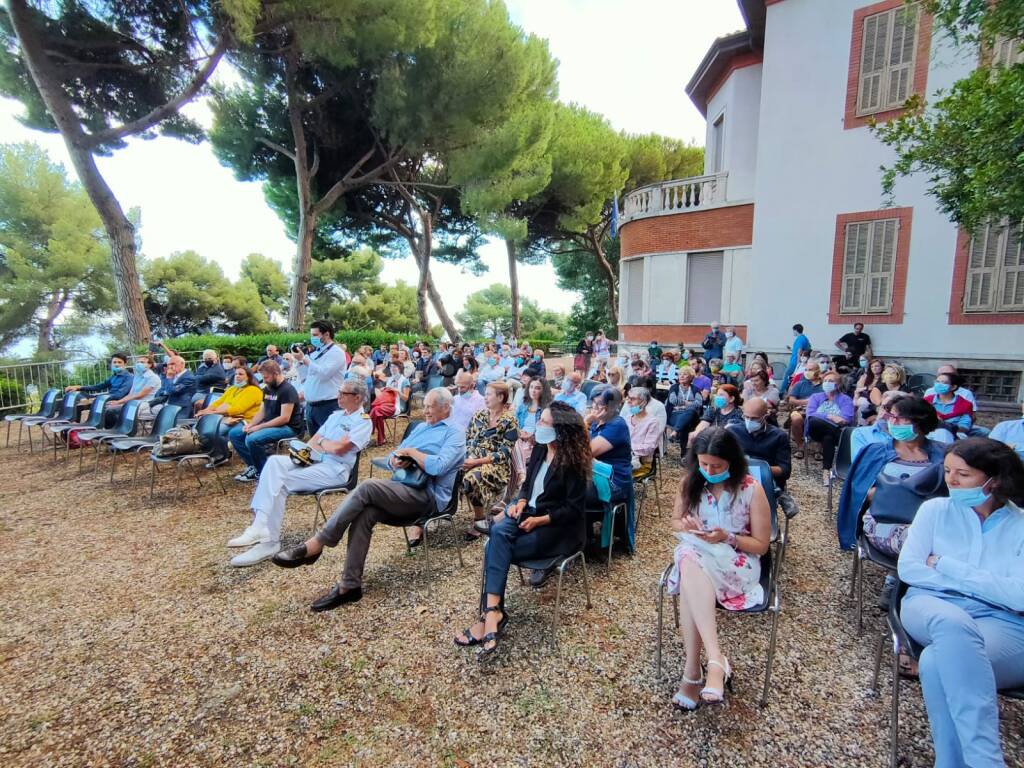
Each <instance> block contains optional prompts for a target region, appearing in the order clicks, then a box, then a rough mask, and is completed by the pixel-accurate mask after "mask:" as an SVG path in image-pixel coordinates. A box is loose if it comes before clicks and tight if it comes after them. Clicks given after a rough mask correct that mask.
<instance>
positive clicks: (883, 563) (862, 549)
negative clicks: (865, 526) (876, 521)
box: [850, 511, 896, 635]
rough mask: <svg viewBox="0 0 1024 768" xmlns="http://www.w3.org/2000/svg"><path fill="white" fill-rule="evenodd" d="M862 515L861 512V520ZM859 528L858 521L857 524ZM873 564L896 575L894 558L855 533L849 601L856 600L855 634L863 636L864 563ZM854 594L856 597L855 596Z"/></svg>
mask: <svg viewBox="0 0 1024 768" xmlns="http://www.w3.org/2000/svg"><path fill="white" fill-rule="evenodd" d="M863 516H864V513H863V511H862V512H861V517H862V518H863ZM857 527H858V528H860V521H858V522H857ZM865 561H867V562H869V563H873V564H875V565H877V566H879V567H880V568H883V569H885V572H886V575H890V574H893V573H896V558H895V557H891V556H889V555H887V554H885V553H884V552H882V551H880V550H879V549H877V548H876V547H874V546H872V544H871V542H869V541H868V540H867V537H866V536H865V535H864V532H863V531H858V533H857V548H856V549H855V550H854V553H853V573H852V574H851V576H850V599H851V600H852V599H853V598H854V596H856V598H857V602H856V611H857V634H858V635H863V634H864V562H865ZM855 593H856V595H855Z"/></svg>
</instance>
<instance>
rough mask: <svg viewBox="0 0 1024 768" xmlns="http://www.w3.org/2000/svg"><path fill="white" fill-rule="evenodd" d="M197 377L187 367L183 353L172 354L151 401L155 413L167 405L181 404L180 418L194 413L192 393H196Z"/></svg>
mask: <svg viewBox="0 0 1024 768" xmlns="http://www.w3.org/2000/svg"><path fill="white" fill-rule="evenodd" d="M196 384H197V381H196V377H195V374H193V373H192V371H190V370H189V369H188V368H186V367H185V360H184V358H182V357H181V355H171V356H170V357H169V358H168V359H167V363H166V364H165V365H164V374H163V376H162V377H161V378H160V390H159V391H158V392H157V393H156V397H154V398H153V399H152V400H150V401H149V408H150V410H151V411H152V413H153V414H154V415H156V414H157V413H159V411H160V409H161V408H163V407H164V406H165V405H178V406H181V411H179V413H178V418H179V419H187V418H188V417H190V416H191V415H192V395H194V394H195V393H196Z"/></svg>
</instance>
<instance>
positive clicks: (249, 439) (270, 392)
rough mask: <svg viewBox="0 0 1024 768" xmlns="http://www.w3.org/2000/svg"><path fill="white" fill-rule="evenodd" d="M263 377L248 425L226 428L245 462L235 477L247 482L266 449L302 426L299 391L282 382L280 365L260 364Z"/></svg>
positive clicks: (256, 473) (256, 474) (254, 475)
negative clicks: (258, 401) (257, 405)
mask: <svg viewBox="0 0 1024 768" xmlns="http://www.w3.org/2000/svg"><path fill="white" fill-rule="evenodd" d="M259 372H260V374H261V375H262V376H263V404H262V405H261V406H260V410H259V411H258V412H257V413H256V415H255V416H253V417H252V421H250V422H249V423H248V424H245V423H238V424H235V426H233V427H232V428H231V429H230V430H229V431H228V440H230V441H231V445H232V446H234V448H235V453H237V454H238V457H239V458H240V459H241V460H242V461H244V462H245V465H246V466H245V469H244V470H243V471H242V472H240V473H238V474H237V475H235V480H238V481H239V482H242V483H248V482H252V481H253V480H255V479H256V478H257V477H259V475H260V472H261V471H262V470H263V465H264V464H265V463H266V461H267V449H268V448H271V449H272V448H273V447H274V446H275V445H276V444H277V441H278V440H286V439H288V438H293V437H298V436H299V435H301V434H302V431H303V428H304V426H305V424H304V420H303V418H302V411H301V410H300V408H299V393H298V392H296V391H295V387H293V386H292V385H291V384H290V383H288V382H287V381H285V376H284V372H283V371H282V370H281V366H279V365H278V364H277V363H275V362H274V361H273V360H264V361H263V362H262V363H260V365H259Z"/></svg>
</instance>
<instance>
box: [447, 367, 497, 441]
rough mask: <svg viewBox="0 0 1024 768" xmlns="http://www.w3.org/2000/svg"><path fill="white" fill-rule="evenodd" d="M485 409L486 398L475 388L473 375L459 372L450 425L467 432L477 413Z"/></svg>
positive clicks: (449, 418) (449, 419)
mask: <svg viewBox="0 0 1024 768" xmlns="http://www.w3.org/2000/svg"><path fill="white" fill-rule="evenodd" d="M485 407H487V406H486V404H485V403H484V396H483V395H481V394H480V393H479V392H477V391H476V387H475V386H473V375H472V374H471V373H468V372H467V371H459V372H458V373H457V374H456V376H455V400H454V402H452V415H451V416H449V417H448V421H449V423H451V424H453V425H455V426H457V427H458V428H459V429H461V430H462V431H463V432H465V431H466V428H467V427H469V422H470V421H471V420H472V419H473V416H474V415H476V412H477V411H480V410H483V409H484V408H485Z"/></svg>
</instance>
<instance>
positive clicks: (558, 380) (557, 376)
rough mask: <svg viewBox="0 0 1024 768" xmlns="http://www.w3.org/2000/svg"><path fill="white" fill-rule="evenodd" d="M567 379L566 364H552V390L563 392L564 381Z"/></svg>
mask: <svg viewBox="0 0 1024 768" xmlns="http://www.w3.org/2000/svg"><path fill="white" fill-rule="evenodd" d="M563 381H565V366H564V365H562V364H561V363H555V364H554V365H552V366H551V381H550V382H549V383H550V384H551V391H552V392H561V391H562V382H563Z"/></svg>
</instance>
